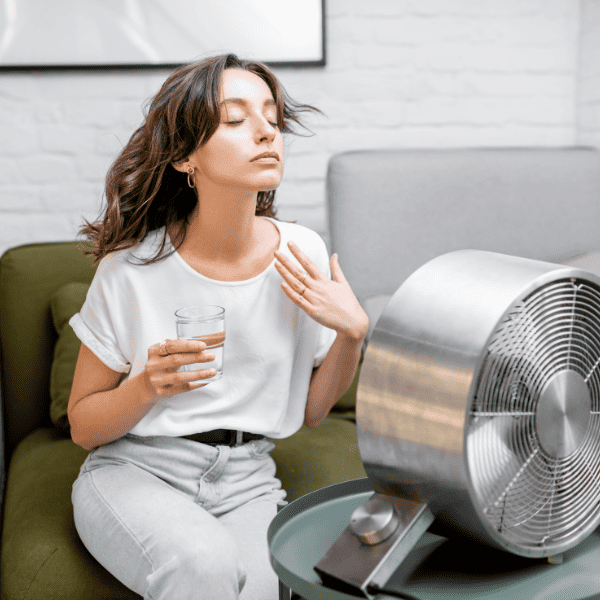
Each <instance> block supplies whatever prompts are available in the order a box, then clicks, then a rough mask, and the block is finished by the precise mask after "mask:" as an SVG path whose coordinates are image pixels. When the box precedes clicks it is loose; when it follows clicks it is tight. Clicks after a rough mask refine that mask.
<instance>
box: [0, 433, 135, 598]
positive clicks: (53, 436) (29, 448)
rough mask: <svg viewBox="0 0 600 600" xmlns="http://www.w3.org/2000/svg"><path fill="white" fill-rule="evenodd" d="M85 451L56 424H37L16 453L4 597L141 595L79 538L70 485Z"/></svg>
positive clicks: (6, 535) (10, 475)
mask: <svg viewBox="0 0 600 600" xmlns="http://www.w3.org/2000/svg"><path fill="white" fill-rule="evenodd" d="M86 456H87V452H86V451H85V450H83V449H82V448H80V447H79V446H77V445H75V444H74V443H73V442H72V441H71V440H70V439H64V438H61V437H60V434H59V433H58V432H57V431H56V430H54V429H52V428H43V429H37V430H36V431H34V432H33V433H31V434H30V435H29V436H27V437H26V438H25V439H24V440H23V441H22V442H21V443H20V444H19V445H18V446H17V448H16V450H15V453H14V455H13V458H12V461H11V465H10V470H9V473H8V481H7V488H6V499H5V513H4V527H3V531H2V558H1V563H0V571H1V572H2V599H3V600H83V599H84V598H93V599H94V600H117V599H134V598H138V599H139V598H140V596H138V595H137V594H134V593H133V592H131V591H130V590H129V589H127V588H126V587H125V586H124V585H123V584H121V583H120V582H119V581H118V580H117V579H115V578H114V577H113V576H112V575H111V574H110V573H109V572H108V571H106V570H105V569H104V568H103V567H102V566H101V565H100V564H99V563H98V562H96V560H95V559H94V558H93V557H92V556H91V554H90V553H89V552H88V551H87V549H86V548H85V546H84V545H83V544H82V543H81V541H80V539H79V536H78V535H77V531H76V529H75V525H74V522H73V506H72V503H71V488H72V485H73V482H74V481H75V479H76V478H77V475H78V473H79V468H80V466H81V464H82V463H83V461H84V460H85V457H86Z"/></svg>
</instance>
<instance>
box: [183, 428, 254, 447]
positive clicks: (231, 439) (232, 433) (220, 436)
mask: <svg viewBox="0 0 600 600" xmlns="http://www.w3.org/2000/svg"><path fill="white" fill-rule="evenodd" d="M238 434H241V439H239V440H238V438H239V436H238ZM179 437H182V438H184V439H186V440H192V441H193V442H200V443H201V444H209V445H214V446H217V445H218V446H235V445H237V444H245V443H246V442H249V441H250V440H260V439H262V438H264V437H265V436H264V435H260V434H257V433H248V432H247V431H236V430H235V429H213V430H212V431H205V432H203V433H192V434H191V435H181V436H179Z"/></svg>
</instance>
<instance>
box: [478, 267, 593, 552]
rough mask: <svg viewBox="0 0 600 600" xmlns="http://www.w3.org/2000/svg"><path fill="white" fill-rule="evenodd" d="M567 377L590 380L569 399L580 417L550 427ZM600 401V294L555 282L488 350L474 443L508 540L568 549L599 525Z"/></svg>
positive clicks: (485, 501) (483, 499)
mask: <svg viewBox="0 0 600 600" xmlns="http://www.w3.org/2000/svg"><path fill="white" fill-rule="evenodd" d="M565 378H566V379H569V378H571V379H574V380H577V381H579V382H581V383H580V386H579V387H580V389H581V390H583V392H582V394H583V395H581V394H580V396H578V398H577V399H576V400H572V399H571V398H569V394H568V393H567V394H565V399H566V401H567V405H568V404H569V402H571V403H577V406H576V408H577V409H578V410H579V413H578V415H579V416H578V417H577V419H578V420H577V422H576V423H574V424H572V423H569V421H568V418H567V417H565V419H564V420H560V419H557V420H556V421H555V422H552V420H551V422H550V425H551V426H550V427H548V425H549V421H548V419H547V418H545V419H543V418H542V414H541V412H542V411H544V410H546V408H544V407H545V406H546V405H547V397H548V394H547V392H546V390H548V389H549V387H551V386H552V384H553V382H554V383H556V382H558V383H559V384H560V382H561V381H562V380H563V379H565ZM557 385H558V384H557ZM555 387H556V386H555ZM558 387H560V386H558ZM571 396H572V394H571ZM599 398H600V290H599V289H598V288H597V287H596V286H595V285H594V284H592V283H590V282H589V281H585V280H581V279H574V278H573V279H563V280H556V281H553V282H552V283H549V284H547V285H545V286H542V287H540V288H538V289H536V290H535V292H533V293H532V294H530V295H529V296H528V297H527V298H525V299H524V300H523V301H521V302H518V303H517V304H515V305H514V306H513V307H512V308H511V310H510V311H509V314H508V315H507V317H506V318H505V319H504V320H503V321H502V322H501V323H500V324H499V325H498V327H497V329H496V331H495V332H494V334H493V335H492V338H491V341H490V343H489V345H488V348H487V349H486V356H485V359H484V362H483V365H482V368H481V370H480V375H479V380H478V382H477V386H476V393H475V396H474V399H473V403H472V406H471V411H470V415H469V418H468V420H467V440H466V445H467V449H466V450H467V452H466V460H467V465H468V470H469V474H470V477H471V483H472V486H473V490H474V493H475V499H476V501H477V502H478V505H479V507H480V508H481V510H482V512H483V515H484V516H485V519H487V522H488V524H489V525H490V526H491V527H492V528H494V529H495V530H496V531H497V532H498V534H499V535H500V536H501V537H502V538H503V539H505V540H506V541H507V542H509V543H511V544H513V545H515V546H518V547H521V548H535V549H539V548H540V547H543V546H545V545H551V544H552V545H553V546H556V545H557V544H558V545H569V544H570V543H571V542H574V541H575V540H576V539H578V538H579V537H580V536H581V535H582V534H584V533H585V530H587V529H589V527H591V526H593V524H594V523H595V522H597V518H598V517H597V515H598V509H599V501H600V404H599ZM540 400H542V403H540ZM544 414H545V415H546V416H547V414H546V413H544ZM559 421H560V422H559ZM563 421H564V423H563ZM577 426H579V430H578V429H577ZM561 436H562V438H564V440H563V439H562V438H561ZM553 438H554V439H555V440H556V441H557V443H558V442H561V443H562V446H560V448H562V449H564V450H562V451H557V450H555V449H554V448H555V447H554V445H553V444H552V440H553ZM559 445H560V444H559Z"/></svg>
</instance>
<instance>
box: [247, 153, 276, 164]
mask: <svg viewBox="0 0 600 600" xmlns="http://www.w3.org/2000/svg"><path fill="white" fill-rule="evenodd" d="M262 158H267V159H275V160H279V154H277V152H263V153H262V154H259V155H258V156H255V157H254V158H253V159H252V160H251V161H250V162H254V161H255V160H261V159H262Z"/></svg>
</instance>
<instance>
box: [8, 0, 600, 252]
mask: <svg viewBox="0 0 600 600" xmlns="http://www.w3.org/2000/svg"><path fill="white" fill-rule="evenodd" d="M580 2H581V3H582V6H583V11H584V14H585V15H586V18H585V19H581V21H582V34H583V37H582V39H583V40H584V41H585V40H592V41H591V42H590V44H589V45H590V46H591V45H593V44H592V42H593V43H594V44H595V52H596V53H598V54H600V43H599V42H598V41H597V37H598V36H596V38H595V39H594V37H593V36H592V35H591V31H592V29H593V28H594V27H595V29H594V30H595V31H598V28H599V27H600V7H598V6H597V5H598V4H600V3H597V2H596V0H588V1H586V0H371V1H370V2H364V0H327V12H328V15H327V37H328V40H327V42H328V44H327V52H328V65H327V67H326V68H324V69H302V70H296V69H279V70H277V74H278V76H279V77H280V78H281V80H282V82H283V84H284V85H285V86H286V88H287V89H288V91H289V93H290V94H291V95H292V97H293V98H295V99H296V100H298V101H301V102H307V103H309V104H314V105H316V106H318V107H319V108H321V109H322V110H323V111H324V112H325V113H326V115H327V116H326V118H324V117H318V118H316V117H315V118H312V119H311V121H310V123H309V126H310V128H311V129H312V131H314V133H315V134H316V135H315V136H314V137H310V138H290V141H289V142H288V144H287V155H286V173H285V176H284V181H283V183H282V185H281V187H280V189H279V191H278V206H279V215H280V216H281V218H283V219H287V220H296V221H298V222H299V223H301V224H304V225H307V226H308V227H311V228H313V229H315V230H317V231H319V232H320V233H321V234H325V233H326V227H327V215H326V207H325V174H326V169H327V162H328V160H329V157H330V156H331V155H332V154H334V153H337V152H343V151H347V150H355V149H361V148H385V147H390V148H391V147H396V148H398V147H460V146H527V145H542V146H556V145H571V144H574V143H575V142H576V141H581V140H582V139H588V138H589V139H591V140H592V141H593V142H595V140H596V139H597V138H599V137H600V118H598V115H599V114H600V112H599V110H598V109H597V107H596V104H598V105H600V69H598V70H597V71H594V72H591V71H590V72H588V70H589V69H588V70H586V71H585V72H584V73H582V79H581V81H584V82H585V86H583V85H581V86H580V87H581V89H582V90H584V92H585V94H587V96H585V94H583V95H582V96H580V111H581V115H580V118H579V124H580V126H581V127H582V128H583V129H582V133H581V135H578V131H577V122H578V119H577V112H576V85H577V83H578V70H577V68H578V49H579V28H580ZM594 5H596V6H594ZM592 7H593V8H592ZM590 13H595V14H594V15H590V16H594V19H591V18H590V19H588V18H587V17H588V15H589V14H590ZM586 36H587V37H586ZM590 51H591V50H590ZM598 64H599V65H600V61H599V62H598ZM586 68H587V67H586ZM166 76H167V72H157V71H142V72H140V71H137V72H127V73H123V72H113V73H111V72H108V73H97V74H91V73H86V72H66V73H35V74H27V73H20V74H6V73H3V74H0V254H1V253H2V252H3V251H4V250H5V249H6V248H8V247H11V246H15V245H18V244H24V243H31V242H38V241H47V240H50V241H55V240H66V239H74V238H75V235H76V232H77V230H78V228H79V226H80V224H81V216H82V215H84V216H86V217H87V218H90V219H91V218H94V217H95V216H96V215H97V211H98V209H99V207H100V202H101V197H102V190H103V180H104V176H105V173H106V170H107V168H108V166H109V164H110V162H111V160H112V159H113V158H114V157H115V156H116V153H117V152H118V151H119V149H120V148H121V147H122V145H123V144H124V143H125V142H126V141H127V139H128V138H129V136H130V135H131V133H132V132H133V130H134V129H135V127H137V126H138V125H139V123H140V120H141V105H142V102H143V101H144V100H145V99H146V98H147V97H149V96H150V95H152V94H154V93H155V92H156V91H157V90H158V88H159V87H160V84H161V83H162V81H163V80H164V79H165V78H166ZM580 83H581V82H580ZM586 98H587V99H586ZM594 103H596V104H594ZM586 111H588V112H589V116H588V117H585V118H584V116H585V115H586V114H588V113H587V112H586ZM584 130H585V132H584ZM594 136H595V137H594ZM325 237H326V236H325Z"/></svg>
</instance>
